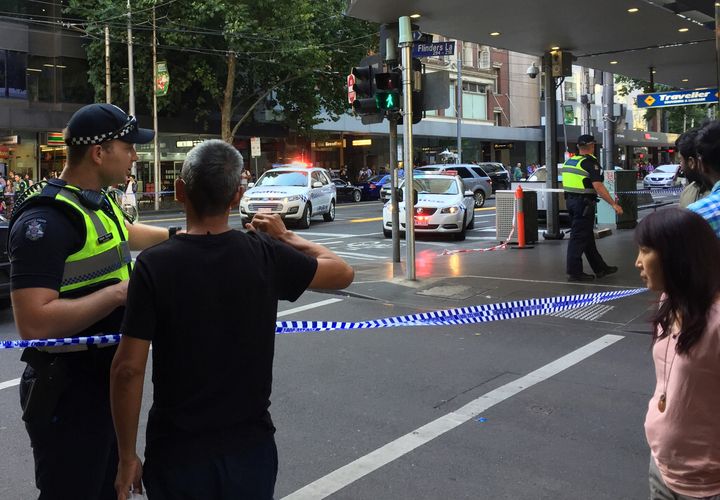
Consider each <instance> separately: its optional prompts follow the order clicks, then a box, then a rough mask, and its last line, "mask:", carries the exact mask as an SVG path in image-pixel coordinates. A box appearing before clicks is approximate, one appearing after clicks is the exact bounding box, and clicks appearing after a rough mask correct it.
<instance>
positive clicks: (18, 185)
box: [0, 170, 58, 217]
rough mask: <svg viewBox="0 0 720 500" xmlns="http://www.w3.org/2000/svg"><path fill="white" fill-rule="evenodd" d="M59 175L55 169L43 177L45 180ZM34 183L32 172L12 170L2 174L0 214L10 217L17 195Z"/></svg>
mask: <svg viewBox="0 0 720 500" xmlns="http://www.w3.org/2000/svg"><path fill="white" fill-rule="evenodd" d="M57 176H58V173H57V172H56V171H55V170H53V171H51V172H50V173H49V174H48V176H47V177H43V180H47V179H48V178H56V177H57ZM33 184H35V180H34V179H33V178H32V177H30V174H23V175H21V174H19V173H16V172H13V171H12V170H10V171H8V173H7V175H0V215H2V216H4V217H10V213H11V212H12V206H13V202H14V200H15V197H16V196H18V195H19V194H20V193H22V192H23V191H25V190H26V189H27V188H29V187H30V186H32V185H33Z"/></svg>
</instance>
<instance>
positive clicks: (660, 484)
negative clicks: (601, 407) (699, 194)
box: [635, 208, 720, 500]
mask: <svg viewBox="0 0 720 500" xmlns="http://www.w3.org/2000/svg"><path fill="white" fill-rule="evenodd" d="M635 239H636V241H637V244H638V247H639V249H638V256H637V259H636V262H635V267H637V268H638V270H639V271H640V277H641V278H642V280H643V281H644V282H645V284H646V285H647V287H648V288H649V289H650V290H652V291H655V292H658V293H660V294H662V295H661V297H660V302H659V307H658V308H657V310H656V311H655V313H654V314H653V316H652V319H651V321H652V324H653V327H654V334H653V340H652V358H653V361H654V365H655V379H656V381H655V387H654V391H653V395H652V397H651V398H650V401H649V402H648V407H647V413H646V415H645V436H646V438H647V442H648V444H649V446H650V467H649V486H650V500H670V499H676V500H690V499H693V498H695V499H700V498H704V499H709V500H720V445H719V443H720V422H718V414H720V391H718V386H720V267H718V265H717V256H718V255H720V240H718V238H717V237H716V236H715V234H714V233H713V230H712V228H710V226H709V225H708V223H707V222H706V221H705V220H703V219H702V217H700V216H698V215H697V214H695V213H693V212H690V211H689V210H684V209H681V208H668V209H665V210H658V211H657V212H654V213H652V214H650V215H648V216H647V217H645V218H644V219H643V220H642V221H641V222H640V224H639V225H638V227H637V229H636V231H635ZM688 264H689V265H688Z"/></svg>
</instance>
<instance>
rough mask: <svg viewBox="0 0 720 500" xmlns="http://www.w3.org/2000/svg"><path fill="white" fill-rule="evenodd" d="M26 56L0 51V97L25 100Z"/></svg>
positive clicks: (9, 51) (21, 53)
mask: <svg viewBox="0 0 720 500" xmlns="http://www.w3.org/2000/svg"><path fill="white" fill-rule="evenodd" d="M26 69H27V54H25V53H24V52H15V51H14V50H0V97H5V98H9V99H27V77H26V74H25V73H26Z"/></svg>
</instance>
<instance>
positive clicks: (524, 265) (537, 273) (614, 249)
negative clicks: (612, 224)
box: [348, 230, 656, 333]
mask: <svg viewBox="0 0 720 500" xmlns="http://www.w3.org/2000/svg"><path fill="white" fill-rule="evenodd" d="M567 244H568V240H567V236H566V239H564V240H560V241H550V240H542V238H541V241H540V242H538V243H537V244H535V246H534V248H532V249H526V250H518V249H514V248H508V249H506V250H498V251H492V252H482V253H464V254H456V255H451V256H442V255H440V254H441V251H440V250H441V249H440V248H438V249H437V250H435V249H434V250H432V251H424V252H419V253H418V255H417V259H416V271H417V272H416V274H417V278H418V279H417V280H416V281H407V280H406V279H405V265H404V262H403V263H400V264H394V265H393V263H385V264H379V265H378V264H363V265H358V266H355V282H354V283H353V285H351V286H350V288H349V289H348V291H349V292H350V293H353V294H357V295H361V296H364V297H367V298H372V299H375V300H379V301H383V302H387V303H392V304H396V305H400V304H402V305H406V306H410V307H414V308H416V309H418V310H421V311H430V310H437V309H445V308H453V307H462V306H471V305H481V304H489V303H497V302H506V301H512V300H520V299H530V298H542V297H553V296H560V295H574V294H582V293H596V292H605V291H611V290H619V289H628V288H643V287H644V284H643V282H642V280H641V279H640V277H639V273H638V271H637V269H635V267H634V263H635V258H636V256H637V247H636V245H635V243H634V230H613V234H612V235H611V236H609V237H606V238H602V239H599V240H597V244H598V249H599V250H600V253H601V254H602V256H603V257H604V259H605V261H606V262H607V263H608V264H609V265H615V266H618V267H619V268H620V269H619V271H618V272H617V273H616V274H613V275H610V276H607V277H605V278H603V279H600V280H595V281H594V282H590V283H568V282H567V281H566V274H565V254H566V251H567ZM489 246H491V245H490V244H489V243H485V244H481V245H478V246H477V247H476V248H482V247H489ZM401 258H402V259H403V260H404V258H405V256H404V254H403V255H402V256H401ZM585 271H586V272H590V268H589V266H588V264H587V262H585ZM393 274H394V277H393ZM655 298H656V295H655V294H654V293H652V292H648V293H642V294H639V295H636V296H632V297H628V298H624V299H618V300H615V301H610V302H608V303H607V304H608V305H612V306H613V310H612V314H607V316H608V317H603V320H604V321H605V320H607V321H608V322H609V323H614V324H616V325H617V327H618V328H620V329H622V330H624V331H634V332H642V333H649V332H650V326H649V324H648V323H647V320H646V318H647V313H648V310H649V309H650V308H651V307H653V306H652V302H653V301H654V300H655Z"/></svg>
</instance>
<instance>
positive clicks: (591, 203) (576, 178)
mask: <svg viewBox="0 0 720 500" xmlns="http://www.w3.org/2000/svg"><path fill="white" fill-rule="evenodd" d="M577 145H578V154H576V155H575V156H573V157H571V158H569V159H568V160H567V161H566V162H565V163H564V164H563V166H562V183H563V189H564V190H565V200H566V201H567V209H568V212H569V213H570V219H571V224H572V225H571V234H570V241H569V242H568V248H567V274H568V281H592V280H594V279H595V277H598V278H604V277H605V276H607V275H608V274H612V273H615V272H617V270H618V268H617V267H615V266H609V265H607V264H606V263H605V261H604V260H603V258H602V256H601V255H600V252H598V249H597V246H596V245H595V233H594V231H593V228H594V227H595V211H596V208H597V202H598V196H600V197H601V198H602V199H603V200H605V201H606V202H608V203H609V204H610V205H611V206H612V208H613V210H615V213H617V214H618V215H622V213H623V209H622V207H621V206H620V205H618V204H617V203H615V200H613V199H612V197H611V196H610V193H608V190H607V189H606V188H605V185H604V184H603V181H604V177H603V173H602V169H601V168H600V164H599V163H598V161H597V158H595V156H594V154H595V138H594V137H593V136H592V135H590V134H583V135H581V136H580V137H578V141H577ZM583 254H584V255H585V258H587V260H588V263H589V264H590V267H591V268H592V270H593V273H595V275H594V276H593V275H592V274H587V273H585V272H583V262H582V256H583Z"/></svg>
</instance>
